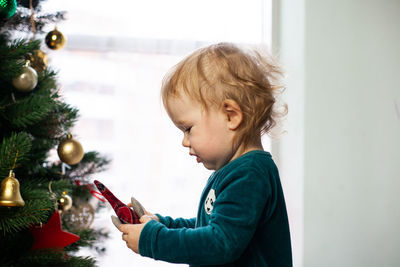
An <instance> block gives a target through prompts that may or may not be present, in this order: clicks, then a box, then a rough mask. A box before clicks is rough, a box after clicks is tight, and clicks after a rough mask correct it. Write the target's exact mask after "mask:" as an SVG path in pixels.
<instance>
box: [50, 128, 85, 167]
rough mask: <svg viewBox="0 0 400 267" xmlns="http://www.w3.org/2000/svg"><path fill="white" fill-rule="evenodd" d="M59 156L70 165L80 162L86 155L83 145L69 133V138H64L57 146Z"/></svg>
mask: <svg viewBox="0 0 400 267" xmlns="http://www.w3.org/2000/svg"><path fill="white" fill-rule="evenodd" d="M57 153H58V156H59V157H60V160H61V161H62V162H64V163H67V164H68V165H74V164H77V163H79V162H80V161H81V160H82V158H83V155H84V152H83V148H82V145H81V144H80V143H79V142H78V141H76V140H74V139H72V135H71V134H70V133H69V134H68V135H67V138H66V139H64V140H62V141H61V142H60V144H59V145H58V148H57Z"/></svg>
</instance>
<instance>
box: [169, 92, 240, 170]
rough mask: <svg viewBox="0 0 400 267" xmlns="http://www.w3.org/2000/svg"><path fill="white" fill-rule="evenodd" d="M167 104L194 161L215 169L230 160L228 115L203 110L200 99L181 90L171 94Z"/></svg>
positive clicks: (230, 137)
mask: <svg viewBox="0 0 400 267" xmlns="http://www.w3.org/2000/svg"><path fill="white" fill-rule="evenodd" d="M168 106H169V107H170V108H169V116H170V117H171V119H172V121H173V122H174V124H175V125H176V127H178V128H179V129H180V130H181V131H182V132H183V134H184V136H183V140H182V145H183V146H184V147H188V148H189V154H190V155H192V156H196V159H197V162H199V163H200V162H201V163H203V165H204V167H206V168H207V169H209V170H218V169H219V168H221V167H222V166H224V165H225V164H226V163H228V162H229V161H230V160H231V159H232V157H233V156H234V151H233V145H232V140H233V137H234V132H233V131H232V130H229V128H228V125H227V122H228V117H227V114H225V113H224V112H223V111H222V110H217V109H215V108H213V109H211V108H210V109H209V110H208V111H204V109H202V107H201V105H200V103H199V102H197V101H195V100H192V99H190V98H189V97H188V96H186V95H185V94H183V93H182V94H181V96H179V97H171V98H170V99H169V100H168Z"/></svg>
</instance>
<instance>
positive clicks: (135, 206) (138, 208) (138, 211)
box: [131, 197, 145, 218]
mask: <svg viewBox="0 0 400 267" xmlns="http://www.w3.org/2000/svg"><path fill="white" fill-rule="evenodd" d="M131 203H132V208H133V209H134V210H135V212H136V214H137V215H138V216H139V218H140V217H142V216H143V215H144V214H145V213H144V208H143V206H142V204H140V202H139V201H137V200H136V199H135V198H134V197H131Z"/></svg>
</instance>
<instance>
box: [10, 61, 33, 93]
mask: <svg viewBox="0 0 400 267" xmlns="http://www.w3.org/2000/svg"><path fill="white" fill-rule="evenodd" d="M37 82H38V75H37V72H36V70H35V69H33V68H31V67H29V66H25V67H23V72H22V74H20V75H19V76H17V77H15V78H13V79H12V84H13V86H14V87H15V88H16V89H17V90H18V91H20V92H30V91H32V90H33V89H34V88H35V87H36V85H37Z"/></svg>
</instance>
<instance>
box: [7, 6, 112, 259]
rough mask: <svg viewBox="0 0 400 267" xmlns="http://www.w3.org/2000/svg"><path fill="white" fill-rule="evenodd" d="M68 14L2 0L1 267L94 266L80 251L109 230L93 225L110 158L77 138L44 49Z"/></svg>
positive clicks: (73, 114)
mask: <svg viewBox="0 0 400 267" xmlns="http://www.w3.org/2000/svg"><path fill="white" fill-rule="evenodd" d="M64 17H65V14H64V13H63V12H58V13H55V14H47V13H44V12H43V10H41V0H18V1H16V0H0V181H1V188H0V266H93V265H94V264H95V260H94V258H92V257H82V256H76V253H75V252H76V251H78V250H79V249H80V248H82V247H92V248H99V247H98V246H97V244H96V241H98V240H99V239H101V238H104V237H105V236H106V235H105V234H104V233H102V232H101V231H100V230H99V229H93V228H91V223H92V222H93V219H94V213H95V211H96V210H97V208H98V207H93V206H92V205H91V204H90V203H89V201H90V200H91V199H92V198H93V195H95V194H94V191H93V190H94V188H91V184H90V180H91V177H90V176H91V175H92V174H94V173H97V172H99V171H102V170H104V168H105V166H106V165H107V164H108V160H107V159H105V158H103V157H101V155H99V153H97V152H94V151H93V152H86V153H85V152H84V151H83V148H82V145H81V144H80V142H79V141H78V140H76V139H74V137H73V136H71V131H72V130H73V126H74V123H75V122H76V120H77V118H78V110H77V109H76V108H75V107H73V106H71V105H69V104H67V103H65V102H64V101H63V99H62V96H61V95H60V91H59V85H58V84H57V73H56V71H55V70H53V69H52V68H51V66H48V63H47V55H46V53H44V52H43V51H42V50H43V49H42V48H43V47H45V46H47V48H46V49H48V48H50V49H53V50H57V49H60V48H62V46H63V45H64V43H65V38H64V36H63V34H62V33H61V32H59V31H58V30H57V29H54V30H53V31H50V32H44V30H43V28H44V26H45V25H55V23H56V22H58V21H60V20H63V19H64ZM49 51H50V50H49ZM55 149H57V151H58V155H59V159H58V158H57V159H55V160H54V157H53V160H51V157H50V155H51V153H52V151H55ZM53 154H55V153H53ZM99 203H101V202H99ZM97 206H98V204H97ZM100 206H101V205H100Z"/></svg>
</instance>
